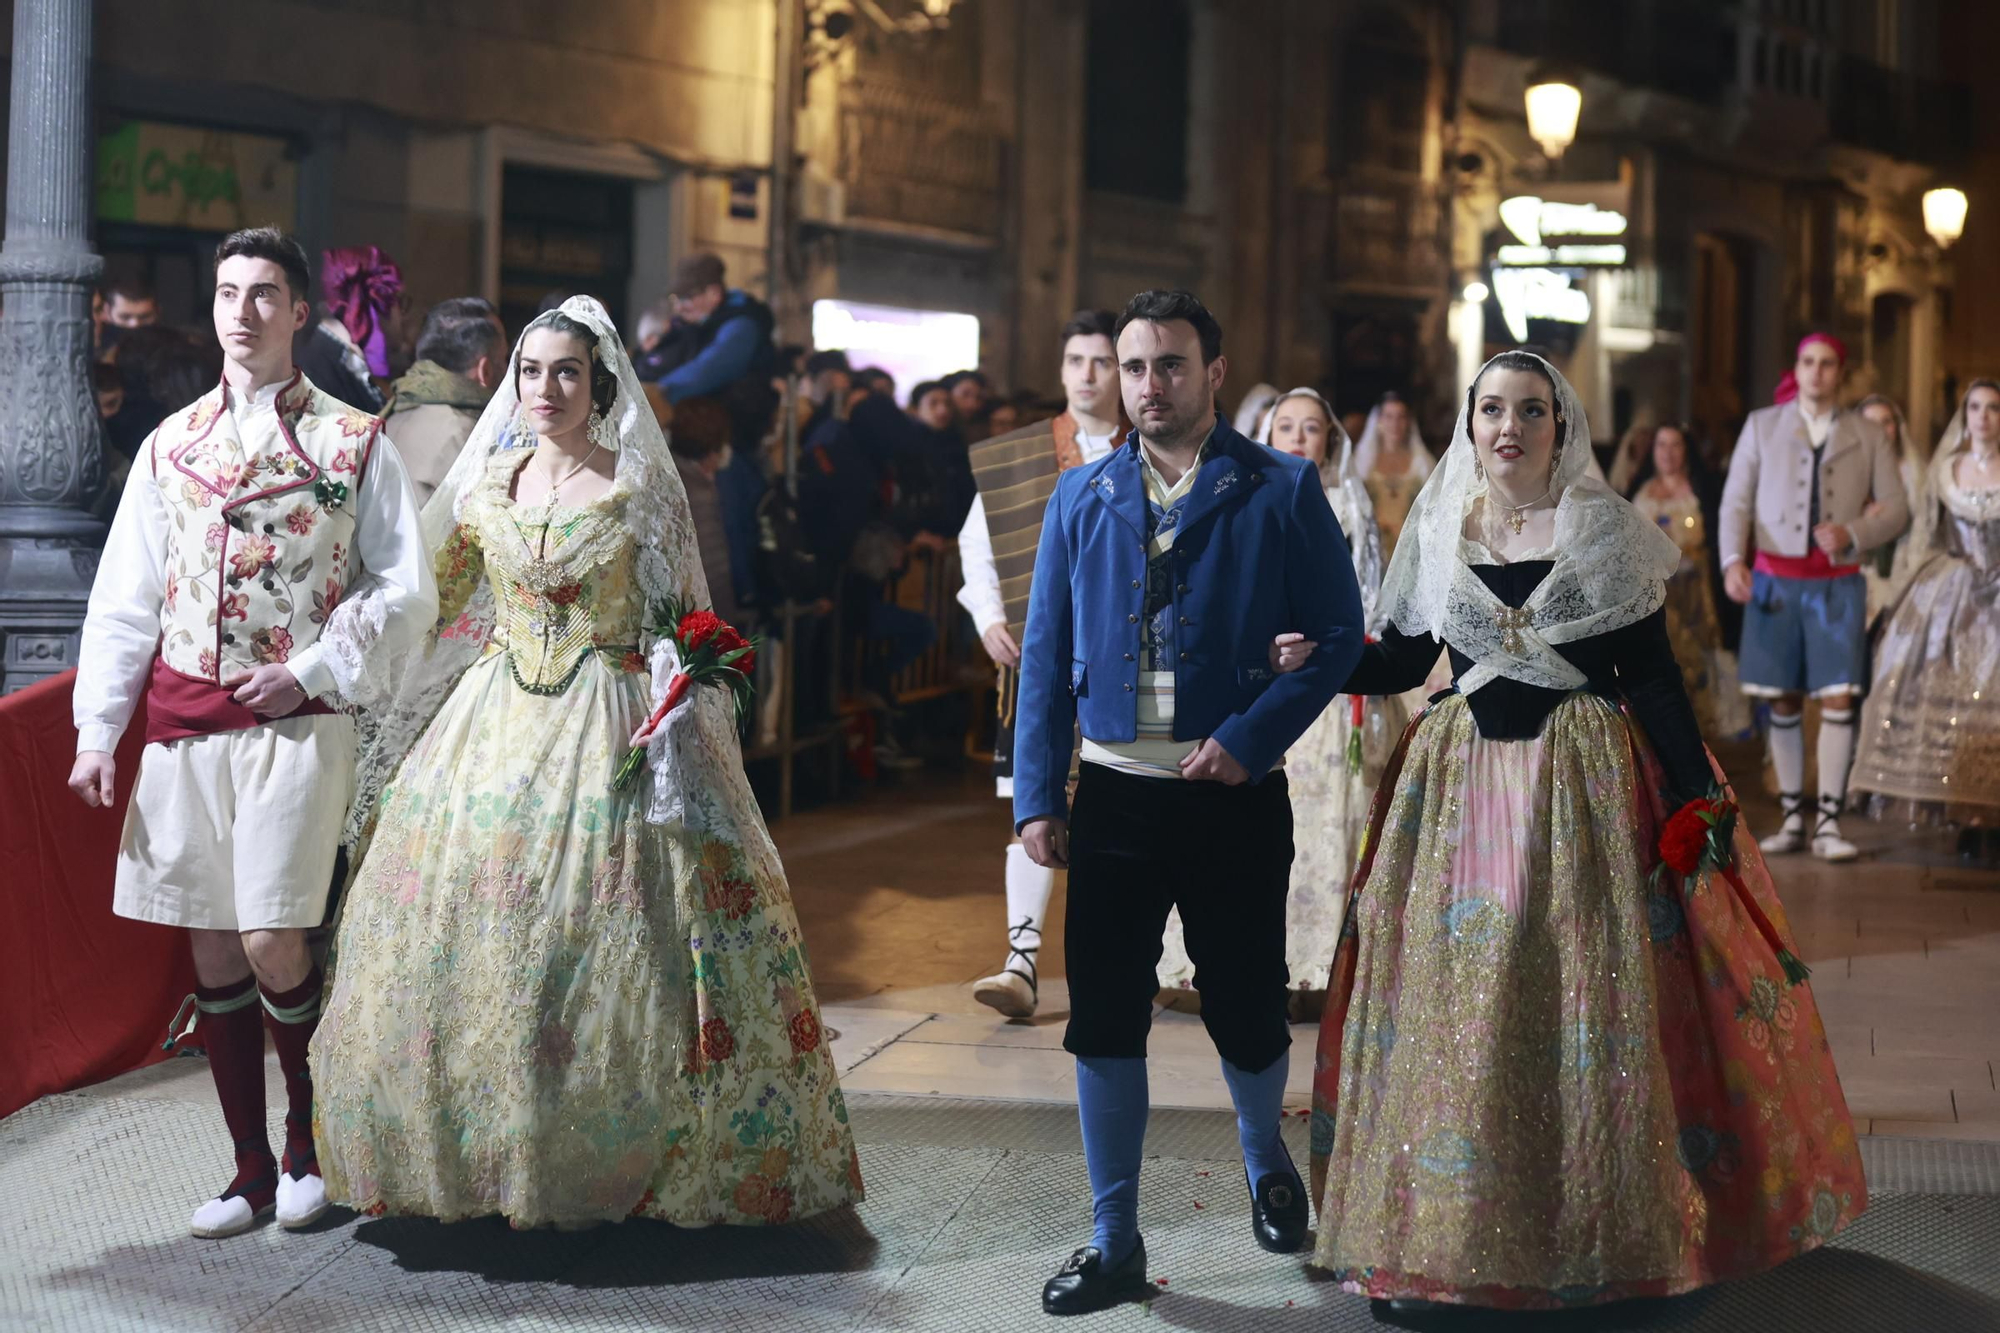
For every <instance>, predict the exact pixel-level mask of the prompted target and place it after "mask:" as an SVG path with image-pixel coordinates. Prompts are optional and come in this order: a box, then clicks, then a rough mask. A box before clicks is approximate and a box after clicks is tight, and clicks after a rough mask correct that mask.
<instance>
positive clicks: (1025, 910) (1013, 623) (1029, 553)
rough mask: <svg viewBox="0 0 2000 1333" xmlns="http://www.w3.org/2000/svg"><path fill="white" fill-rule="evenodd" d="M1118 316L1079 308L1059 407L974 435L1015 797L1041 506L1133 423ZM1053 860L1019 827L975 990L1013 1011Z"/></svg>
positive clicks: (977, 568)
mask: <svg viewBox="0 0 2000 1333" xmlns="http://www.w3.org/2000/svg"><path fill="white" fill-rule="evenodd" d="M1116 323H1117V317H1116V316H1115V315H1113V314H1112V313H1111V312H1110V311H1109V310H1080V311H1078V312H1077V313H1076V314H1075V315H1074V316H1072V317H1071V319H1070V321H1069V323H1067V324H1065V325H1063V330H1062V340H1063V341H1062V384H1063V397H1064V398H1065V399H1066V400H1067V406H1066V407H1065V408H1064V410H1063V413H1062V415H1061V416H1058V417H1056V418H1055V419H1054V420H1052V421H1042V422H1037V423H1036V424H1034V425H1032V426H1024V427H1022V428H1021V429H1020V430H1017V431H1012V432H1010V433H1008V434H1006V435H999V436H995V437H994V438H993V439H990V440H983V441H981V442H980V443H978V444H976V445H974V446H972V472H973V477H974V479H975V480H976V481H977V482H978V483H979V494H978V496H977V497H976V498H975V499H974V500H973V502H972V511H971V512H970V513H969V514H967V515H966V519H965V527H964V529H963V530H961V531H960V532H959V534H958V555H959V562H960V564H961V565H962V566H963V570H964V574H965V586H964V587H962V588H960V589H959V590H958V603H959V605H960V606H963V607H964V608H965V609H966V611H967V613H968V614H970V615H971V616H972V623H973V624H974V625H975V626H976V627H977V628H978V630H979V638H980V641H981V642H982V643H984V644H985V645H986V654H987V656H989V657H991V658H992V659H993V662H994V665H995V666H997V667H998V668H999V669H1000V690H999V695H1000V709H999V712H1000V716H999V722H998V724H997V726H996V728H995V731H994V737H993V778H994V786H995V787H996V789H997V792H998V795H999V796H1000V799H1002V800H1012V799H1013V797H1014V710H1015V708H1016V706H1017V703H1018V699H1019V692H1020V676H1019V674H1018V669H1019V667H1020V665H1021V649H1020V642H1021V632H1022V626H1023V625H1024V624H1025V623H1026V621H1027V618H1028V582H1029V579H1030V578H1031V576H1032V575H1033V574H1034V571H1035V546H1036V543H1037V542H1039V541H1040V540H1041V535H1042V511H1043V510H1044V509H1046V508H1047V507H1048V502H1049V496H1050V495H1052V494H1054V493H1055V488H1056V478H1057V477H1058V476H1060V475H1061V474H1062V473H1064V472H1067V471H1069V470H1070V469H1071V468H1073V467H1079V466H1081V465H1082V464H1085V463H1094V462H1096V461H1097V460H1098V459H1100V458H1102V457H1104V456H1105V455H1106V454H1108V453H1110V452H1111V447H1112V445H1113V444H1115V443H1116V442H1117V440H1118V438H1119V436H1120V435H1121V434H1123V428H1124V423H1123V422H1122V421H1121V420H1119V410H1118V370H1117V366H1118V358H1117V355H1116V353H1115V351H1114V350H1113V348H1112V346H1111V330H1112V328H1113V327H1114V326H1115V325H1116ZM1055 882H1056V872H1055V871H1053V870H1051V869H1049V868H1048V867H1046V866H1039V865H1036V864H1035V863H1034V862H1033V861H1032V860H1030V859H1029V858H1028V852H1027V849H1026V848H1025V847H1023V846H1022V845H1021V843H1020V841H1019V840H1018V839H1016V840H1015V841H1013V842H1011V843H1010V844H1009V845H1008V847H1007V879H1006V884H1007V963H1006V966H1004V967H1002V968H1001V969H1000V971H999V972H997V973H995V974H994V975H992V976H990V977H986V978H984V979H982V980H981V981H979V982H978V983H977V984H976V985H975V986H974V987H973V991H972V997H973V998H974V999H976V1000H978V1001H979V1002H980V1003H981V1004H984V1005H990V1006H992V1007H993V1008H995V1009H998V1010H999V1011H1000V1012H1001V1013H1003V1014H1005V1015H1007V1016H1008V1017H1009V1018H1031V1017H1033V1016H1034V1012H1035V1005H1036V1003H1037V1001H1038V999H1039V991H1038V988H1039V983H1040V976H1039V974H1038V972H1037V960H1038V958H1039V955H1040V952H1041V947H1042V920H1043V918H1044V917H1045V916H1046V915H1047V914H1048V910H1049V894H1050V892H1051V891H1053V890H1054V888H1055Z"/></svg>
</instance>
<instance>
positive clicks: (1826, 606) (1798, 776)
mask: <svg viewBox="0 0 2000 1333" xmlns="http://www.w3.org/2000/svg"><path fill="white" fill-rule="evenodd" d="M1846 361H1847V349H1846V348H1845V347H1844V346H1843V345H1842V344H1841V342H1840V340H1839V339H1837V338H1834V337H1832V336H1830V335H1828V334H1823V333H1815V334H1812V335H1809V336H1808V337H1807V338H1806V339H1805V340H1804V341H1802V342H1800V343H1799V350H1798V360H1797V364H1796V365H1794V366H1793V369H1792V378H1793V380H1794V381H1795V382H1796V384H1797V388H1798V397H1797V399H1796V401H1780V402H1778V403H1776V404H1774V405H1773V406H1771V407H1765V408H1759V409H1758V410H1757V411H1755V412H1752V413H1751V414H1750V418H1749V420H1748V421H1746V422H1744V423H1743V434H1742V436H1741V437H1740V438H1739V439H1738V440H1737V443H1736V453H1735V454H1734V455H1733V456H1732V457H1731V458H1730V460H1729V480H1728V482H1727V484H1725V485H1724V486H1723V488H1722V514H1721V528H1722V531H1721V534H1720V537H1721V543H1720V544H1721V548H1722V581H1723V589H1724V591H1726V592H1727V593H1728V594H1729V597H1730V599H1731V600H1733V601H1736V602H1740V603H1743V604H1744V605H1745V607H1746V608H1747V609H1746V610H1745V612H1744V616H1743V646H1742V652H1741V656H1740V659H1739V665H1740V670H1741V674H1742V679H1743V692H1744V693H1745V694H1749V695H1753V696H1756V697H1759V698H1766V699H1769V700H1770V701H1771V739H1770V744H1771V766H1772V767H1773V768H1774V769H1775V770H1776V771H1777V775H1778V792H1779V797H1778V799H1779V801H1780V803H1781V804H1782V805H1783V807H1784V812H1785V821H1784V824H1783V825H1782V827H1780V829H1779V830H1778V832H1776V833H1774V834H1772V835H1771V836H1770V837H1768V838H1765V839H1764V842H1763V846H1764V850H1765V851H1767V852H1797V851H1801V850H1803V849H1804V848H1805V846H1806V844H1807V833H1806V813H1807V811H1808V809H1811V810H1812V813H1813V816H1814V820H1813V825H1812V833H1811V845H1812V851H1813V855H1815V856H1817V857H1819V858H1820V859H1821V860H1825V861H1851V860H1853V859H1854V858H1855V856H1856V855H1857V854H1858V853H1857V852H1856V849H1855V847H1854V844H1853V843H1851V842H1849V841H1847V839H1845V838H1843V837H1842V836H1841V834H1840V811H1841V807H1842V805H1843V804H1844V803H1845V802H1846V799H1847V770H1848V766H1849V765H1850V764H1851V763H1852V762H1853V760H1854V708H1855V701H1856V699H1857V698H1859V696H1860V695H1861V693H1862V692H1863V690H1864V688H1865V685H1866V682H1867V679H1868V642H1867V634H1866V611H1867V596H1868V594H1867V587H1866V584H1865V583H1864V582H1863V580H1862V577H1861V567H1860V561H1861V557H1862V556H1863V555H1864V554H1866V553H1867V552H1868V551H1871V550H1873V549H1875V548H1876V547H1878V546H1881V545H1883V544H1884V543H1886V542H1890V541H1894V540H1895V539H1896V537H1897V536H1898V535H1899V534H1900V533H1901V532H1902V531H1903V529H1904V528H1905V527H1907V526H1908V525H1909V504H1908V501H1907V499H1906V497H1905V496H1904V494H1903V482H1902V478H1901V476H1900V474H1899V473H1898V470H1897V463H1896V451H1895V449H1894V448H1893V447H1891V446H1890V444H1889V441H1888V439H1887V437H1886V436H1884V435H1883V433H1882V431H1881V428H1880V427H1878V426H1876V425H1875V423H1873V422H1872V421H1870V420H1868V419H1867V418H1866V417H1864V416H1862V415H1861V414H1860V413H1859V412H1854V411H1842V410H1841V409H1840V407H1839V403H1838V398H1837V395H1838V393H1839V390H1840V379H1841V373H1842V371H1843V370H1844V368H1845V364H1846ZM1782 389H1783V386H1781V397H1782ZM1753 536H1754V545H1753V540H1752V539H1753ZM1807 695H1811V696H1812V697H1813V698H1815V699H1818V700H1819V701H1820V730H1819V800H1818V803H1817V806H1816V807H1809V806H1808V804H1807V802H1806V798H1805V763H1806V755H1805V735H1804V732H1803V731H1801V729H1800V724H1801V722H1802V721H1803V719H1804V708H1805V698H1806V696H1807Z"/></svg>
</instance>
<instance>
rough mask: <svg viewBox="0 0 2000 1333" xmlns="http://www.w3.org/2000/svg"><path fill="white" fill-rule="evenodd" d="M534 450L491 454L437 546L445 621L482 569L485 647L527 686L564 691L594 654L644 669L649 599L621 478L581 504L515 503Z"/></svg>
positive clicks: (622, 667)
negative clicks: (486, 596)
mask: <svg viewBox="0 0 2000 1333" xmlns="http://www.w3.org/2000/svg"><path fill="white" fill-rule="evenodd" d="M527 457H528V454H527V451H525V450H510V451H508V452H507V453H504V454H502V455H500V456H499V457H498V458H496V459H494V460H493V462H492V463H491V464H490V465H489V467H488V469H487V474H486V479H485V481H484V483H483V484H482V485H481V486H480V489H479V490H478V491H477V492H476V493H475V494H474V496H473V497H472V499H471V500H470V502H469V503H468V504H467V505H466V507H465V511H464V512H463V513H462V514H461V515H460V519H459V527H458V530H457V531H456V532H454V533H453V534H452V538H451V540H450V541H448V542H447V543H446V545H445V547H444V549H443V550H441V551H440V552H439V554H438V568H437V577H438V594H439V601H440V605H441V611H442V620H441V623H448V622H449V621H450V620H452V619H453V618H455V617H456V616H457V615H458V613H459V612H460V611H461V610H463V609H464V607H465V604H466V602H467V601H468V600H469V599H470V598H471V596H472V594H473V592H474V591H475V590H476V589H477V588H478V586H479V580H480V576H481V574H484V575H485V576H486V577H487V578H488V579H490V580H491V582H492V585H493V612H494V626H493V638H492V641H491V642H490V644H489V645H488V647H487V652H488V654H489V655H491V654H494V653H502V652H504V653H506V654H507V655H508V657H509V659H510V666H511V668H512V670H513V673H514V679H515V681H516V683H518V684H519V685H520V686H521V688H522V689H524V690H528V691H530V692H531V693H535V694H560V693H562V692H563V691H564V690H565V689H566V688H568V686H569V683H570V681H571V680H573V679H575V677H576V674H577V672H578V671H579V670H581V669H582V667H583V664H584V661H585V660H586V659H587V658H588V657H589V656H590V655H591V654H593V653H601V654H604V655H605V665H606V666H608V667H609V668H611V669H612V670H614V671H639V670H644V669H645V663H644V660H643V659H641V658H640V657H639V656H638V645H639V635H640V626H641V624H642V623H643V621H644V617H645V609H646V608H645V597H644V594H643V593H642V592H641V590H640V588H639V583H638V578H637V563H636V560H635V558H634V556H635V549H634V547H635V544H634V542H633V540H632V533H631V530H630V528H628V527H627V525H626V522H625V515H624V505H625V499H626V496H627V494H628V492H627V490H626V488H625V486H624V484H623V483H614V484H613V485H612V487H611V489H610V490H609V491H607V492H605V493H604V494H603V495H601V496H599V497H598V498H597V499H595V500H591V501H589V502H587V503H585V504H581V505H561V504H558V505H555V506H554V507H550V506H548V505H546V504H535V505H525V506H524V505H517V504H516V503H515V502H514V501H513V499H512V498H511V497H510V496H509V495H508V489H509V487H510V486H511V484H512V482H513V479H514V474H515V472H516V471H518V470H519V468H520V467H521V465H522V464H523V463H524V462H525V461H526V460H527Z"/></svg>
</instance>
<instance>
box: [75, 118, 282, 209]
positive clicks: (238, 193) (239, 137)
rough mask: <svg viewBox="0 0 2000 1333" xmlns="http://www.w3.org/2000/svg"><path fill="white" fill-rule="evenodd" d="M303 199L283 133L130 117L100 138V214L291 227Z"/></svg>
mask: <svg viewBox="0 0 2000 1333" xmlns="http://www.w3.org/2000/svg"><path fill="white" fill-rule="evenodd" d="M298 200H299V167H298V162H297V161H296V160H295V156H294V154H293V151H292V146H291V144H290V143H289V142H287V141H286V140H284V139H280V138H274V137H272V136H269V135H263V134H240V133H237V132H235V131H233V130H215V129H203V128H200V127H198V126H193V125H169V124H165V123H163V122H159V121H150V120H128V121H125V122H124V123H123V124H121V125H119V126H118V127H117V128H116V129H113V130H111V131H109V132H108V133H105V134H103V135H100V136H99V137H98V140H97V217H98V220H99V221H101V222H132V223H139V224H142V225H146V226H155V227H183V228H187V229H190V230H194V231H212V232H228V231H235V230H237V229H238V228H241V227H262V226H275V227H283V228H285V229H286V230H292V229H293V228H294V227H295V226H296V224H297V221H298Z"/></svg>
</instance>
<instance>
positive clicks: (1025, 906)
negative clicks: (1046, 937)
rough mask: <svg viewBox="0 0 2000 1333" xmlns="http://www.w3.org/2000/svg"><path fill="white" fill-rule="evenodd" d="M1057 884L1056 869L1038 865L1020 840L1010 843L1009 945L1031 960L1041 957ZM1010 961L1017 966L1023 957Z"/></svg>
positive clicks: (1008, 871)
mask: <svg viewBox="0 0 2000 1333" xmlns="http://www.w3.org/2000/svg"><path fill="white" fill-rule="evenodd" d="M1055 887H1056V872H1055V871H1053V870H1049V869H1047V868H1045V867H1043V866H1038V865H1036V864H1035V863H1034V862H1033V861H1031V860H1029V859H1028V849H1027V848H1026V847H1023V846H1022V845H1021V844H1020V843H1018V842H1017V843H1012V844H1009V846H1008V848H1007V947H1008V948H1010V949H1017V950H1019V951H1020V952H1022V953H1024V954H1026V955H1027V956H1028V957H1029V959H1030V960H1035V959H1037V958H1038V957H1039V955H1038V954H1037V952H1036V951H1037V950H1038V949H1040V948H1041V945H1042V920H1043V918H1045V917H1046V916H1047V915H1048V912H1049V894H1050V893H1052V892H1054V891H1055ZM1009 962H1010V964H1011V965H1013V966H1015V967H1019V966H1020V965H1021V960H1020V959H1018V958H1010V959H1009ZM1028 970H1030V971H1032V970H1033V969H1032V968H1030V969H1028Z"/></svg>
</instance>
